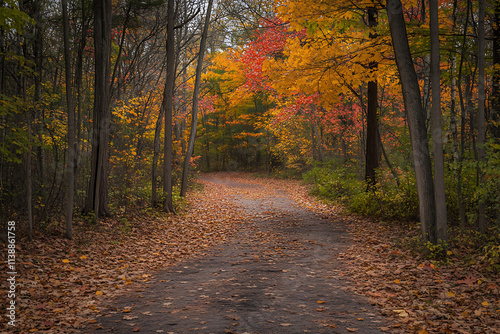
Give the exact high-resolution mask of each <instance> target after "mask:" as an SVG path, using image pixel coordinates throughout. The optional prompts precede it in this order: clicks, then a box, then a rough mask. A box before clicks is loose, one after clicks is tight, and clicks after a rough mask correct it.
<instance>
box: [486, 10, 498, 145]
mask: <svg viewBox="0 0 500 334" xmlns="http://www.w3.org/2000/svg"><path fill="white" fill-rule="evenodd" d="M492 21H493V22H494V24H493V76H492V77H493V80H492V85H491V86H492V87H491V88H492V93H491V95H492V96H491V108H490V119H491V120H492V122H488V124H489V125H490V131H491V134H492V135H493V137H495V138H496V140H497V142H500V1H498V0H497V1H495V8H494V11H493V18H492Z"/></svg>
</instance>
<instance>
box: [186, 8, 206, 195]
mask: <svg viewBox="0 0 500 334" xmlns="http://www.w3.org/2000/svg"><path fill="white" fill-rule="evenodd" d="M212 4H213V0H208V8H207V16H206V17H205V25H204V27H203V33H202V35H201V41H200V51H199V54H198V64H197V66H196V78H195V83H194V91H193V107H192V115H191V134H190V136H189V142H188V147H187V150H186V157H185V158H184V168H183V169H182V180H181V196H182V197H184V196H186V191H187V183H188V174H189V163H190V161H191V157H192V155H193V150H194V141H195V139H196V128H197V126H198V98H199V92H200V83H201V71H202V69H203V58H204V56H205V46H206V44H207V36H208V27H209V25H210V16H211V13H212Z"/></svg>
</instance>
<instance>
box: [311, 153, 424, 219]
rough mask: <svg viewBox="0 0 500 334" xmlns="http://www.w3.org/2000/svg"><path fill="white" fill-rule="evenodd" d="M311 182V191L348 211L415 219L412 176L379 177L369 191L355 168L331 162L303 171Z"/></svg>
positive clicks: (379, 216) (375, 215)
mask: <svg viewBox="0 0 500 334" xmlns="http://www.w3.org/2000/svg"><path fill="white" fill-rule="evenodd" d="M303 178H304V180H305V181H306V182H309V183H312V184H313V188H312V190H311V194H312V195H315V196H318V197H319V198H322V199H325V200H328V201H332V202H336V203H339V204H342V205H343V206H344V207H345V208H346V209H347V210H349V211H350V212H352V213H357V214H361V215H365V216H370V217H376V218H380V219H384V220H402V221H415V220H418V196H417V189H416V186H415V177H414V176H413V175H406V176H404V177H400V178H399V185H398V184H397V183H396V182H395V181H394V180H393V179H390V178H388V179H382V178H380V179H381V180H380V181H379V183H377V185H376V186H375V189H374V190H373V191H367V184H366V183H365V182H364V181H362V180H360V176H359V171H357V170H356V168H352V167H339V168H335V165H334V164H332V163H329V164H325V165H323V166H316V167H315V168H313V169H312V170H310V171H309V172H307V173H305V174H304V175H303Z"/></svg>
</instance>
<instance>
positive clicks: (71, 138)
mask: <svg viewBox="0 0 500 334" xmlns="http://www.w3.org/2000/svg"><path fill="white" fill-rule="evenodd" d="M62 14H63V36H64V69H65V72H66V73H65V74H66V104H67V108H68V157H67V159H68V165H67V174H68V195H67V196H68V198H67V200H66V238H68V239H71V238H72V237H73V206H74V202H75V200H74V196H75V167H76V161H75V156H76V154H75V153H76V148H75V106H74V103H73V89H72V75H71V63H70V60H71V54H70V49H69V22H68V3H67V0H62Z"/></svg>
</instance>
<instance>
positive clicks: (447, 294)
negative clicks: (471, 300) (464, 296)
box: [446, 291, 455, 298]
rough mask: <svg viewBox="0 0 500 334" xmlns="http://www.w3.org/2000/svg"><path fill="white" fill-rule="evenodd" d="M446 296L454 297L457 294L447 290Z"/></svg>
mask: <svg viewBox="0 0 500 334" xmlns="http://www.w3.org/2000/svg"><path fill="white" fill-rule="evenodd" d="M446 297H449V298H453V297H455V294H454V293H453V292H451V291H448V292H446Z"/></svg>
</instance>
